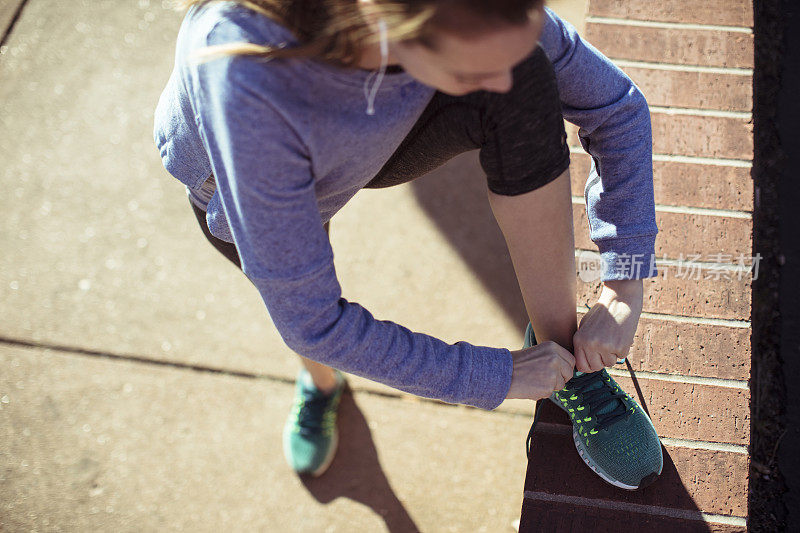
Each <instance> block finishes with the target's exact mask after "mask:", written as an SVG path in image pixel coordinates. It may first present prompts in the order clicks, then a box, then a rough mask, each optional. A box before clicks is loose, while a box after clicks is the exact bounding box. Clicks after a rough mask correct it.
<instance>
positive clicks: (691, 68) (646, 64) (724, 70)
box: [614, 59, 753, 76]
mask: <svg viewBox="0 0 800 533" xmlns="http://www.w3.org/2000/svg"><path fill="white" fill-rule="evenodd" d="M614 63H615V64H616V65H617V66H618V67H631V68H646V69H651V70H669V71H676V72H697V73H703V74H731V75H734V76H752V75H753V69H751V68H740V67H706V66H703V65H680V64H676V63H653V62H651V61H636V60H633V59H615V60H614Z"/></svg>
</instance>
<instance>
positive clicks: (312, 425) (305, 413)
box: [297, 394, 334, 434]
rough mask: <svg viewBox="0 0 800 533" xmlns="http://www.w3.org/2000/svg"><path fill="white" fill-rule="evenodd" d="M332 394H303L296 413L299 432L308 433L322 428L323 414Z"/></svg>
mask: <svg viewBox="0 0 800 533" xmlns="http://www.w3.org/2000/svg"><path fill="white" fill-rule="evenodd" d="M333 396H334V395H333V394H331V395H330V396H323V395H322V394H305V395H304V397H303V401H302V403H301V404H300V409H299V411H298V413H297V425H298V426H300V432H301V433H305V434H309V433H315V432H318V431H320V430H321V429H322V422H323V416H322V415H323V414H324V413H325V409H327V407H328V404H329V403H330V401H331V400H332V399H333Z"/></svg>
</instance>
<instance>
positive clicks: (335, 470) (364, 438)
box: [300, 388, 419, 533]
mask: <svg viewBox="0 0 800 533" xmlns="http://www.w3.org/2000/svg"><path fill="white" fill-rule="evenodd" d="M338 427H339V449H338V451H337V452H336V456H335V457H334V459H333V462H332V463H331V465H330V467H329V468H328V470H327V471H326V472H325V473H324V474H323V475H322V476H320V477H318V478H315V477H313V476H309V475H301V476H300V480H301V481H302V482H303V484H304V485H305V487H306V488H307V489H308V492H309V493H310V494H311V495H312V496H313V497H314V498H316V500H317V501H318V502H320V503H329V502H332V501H333V500H335V499H337V498H347V499H349V500H352V501H354V502H358V503H361V504H363V505H365V506H367V507H369V508H370V509H372V511H373V512H374V513H375V514H376V515H377V516H380V517H381V518H383V521H384V523H385V524H386V528H387V529H388V530H389V531H392V532H397V533H399V532H403V533H406V532H413V531H419V528H418V527H417V526H416V524H415V523H414V520H413V519H412V518H411V516H410V515H409V514H408V511H406V509H405V507H404V506H403V503H402V502H401V501H400V500H399V499H398V498H397V495H396V494H395V493H394V491H393V490H392V487H391V485H390V484H389V480H387V479H386V474H384V472H383V468H382V467H381V464H380V461H379V460H378V452H377V450H376V448H375V442H374V441H373V440H372V434H371V432H370V429H369V426H368V425H367V421H366V419H365V418H364V414H363V413H362V412H361V409H360V408H359V407H358V405H357V404H356V403H355V400H354V398H353V394H352V392H351V390H350V389H349V388H348V389H347V390H346V391H345V392H344V394H342V398H341V401H340V404H339V415H338Z"/></svg>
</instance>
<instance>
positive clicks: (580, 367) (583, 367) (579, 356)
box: [575, 347, 589, 372]
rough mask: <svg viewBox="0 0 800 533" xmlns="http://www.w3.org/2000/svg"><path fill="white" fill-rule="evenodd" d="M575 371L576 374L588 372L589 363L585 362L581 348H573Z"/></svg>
mask: <svg viewBox="0 0 800 533" xmlns="http://www.w3.org/2000/svg"><path fill="white" fill-rule="evenodd" d="M575 369H576V370H577V371H578V372H589V362H588V361H587V360H586V352H585V351H584V349H583V348H579V347H576V348H575Z"/></svg>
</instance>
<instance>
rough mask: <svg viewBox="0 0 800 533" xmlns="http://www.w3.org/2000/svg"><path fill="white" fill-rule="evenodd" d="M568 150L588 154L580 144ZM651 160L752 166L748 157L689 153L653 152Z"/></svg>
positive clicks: (718, 165) (724, 165) (721, 165)
mask: <svg viewBox="0 0 800 533" xmlns="http://www.w3.org/2000/svg"><path fill="white" fill-rule="evenodd" d="M569 150H570V152H574V153H577V154H584V155H589V154H588V153H587V152H586V150H584V149H583V147H582V146H576V145H574V144H571V145H569ZM653 161H661V162H671V163H690V164H692V165H713V166H717V167H737V168H753V161H752V160H750V159H722V158H719V157H700V156H689V155H671V154H656V153H654V154H653Z"/></svg>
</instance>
